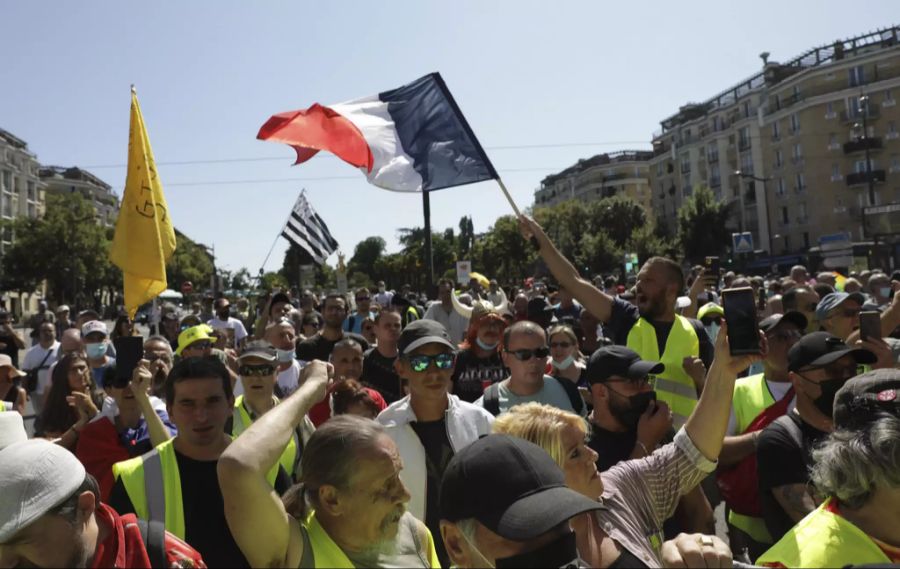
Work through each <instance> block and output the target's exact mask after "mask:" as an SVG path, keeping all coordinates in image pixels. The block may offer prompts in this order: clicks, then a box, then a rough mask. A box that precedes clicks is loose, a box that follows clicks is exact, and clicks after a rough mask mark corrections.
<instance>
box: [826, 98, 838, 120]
mask: <svg viewBox="0 0 900 569" xmlns="http://www.w3.org/2000/svg"><path fill="white" fill-rule="evenodd" d="M836 116H837V114H836V113H835V112H834V103H832V102H830V101H829V102H828V103H825V118H826V119H833V118H834V117H836Z"/></svg>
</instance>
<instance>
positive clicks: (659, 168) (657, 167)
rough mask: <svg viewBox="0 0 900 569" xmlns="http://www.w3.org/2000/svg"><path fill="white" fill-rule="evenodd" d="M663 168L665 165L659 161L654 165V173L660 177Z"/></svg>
mask: <svg viewBox="0 0 900 569" xmlns="http://www.w3.org/2000/svg"><path fill="white" fill-rule="evenodd" d="M664 168H665V166H664V165H663V163H662V162H660V163H658V164H657V165H656V175H657V176H658V177H662V175H663V169H664Z"/></svg>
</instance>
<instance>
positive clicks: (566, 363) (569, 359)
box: [553, 356, 575, 370]
mask: <svg viewBox="0 0 900 569" xmlns="http://www.w3.org/2000/svg"><path fill="white" fill-rule="evenodd" d="M574 363H575V357H574V356H566V357H565V359H563V360H556V359H554V360H553V366H554V367H555V368H556V369H558V370H567V369H569V368H570V367H572V364H574Z"/></svg>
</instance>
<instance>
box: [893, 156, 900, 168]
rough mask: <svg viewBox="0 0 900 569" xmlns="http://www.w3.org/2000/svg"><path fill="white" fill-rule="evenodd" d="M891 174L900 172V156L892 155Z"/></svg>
mask: <svg viewBox="0 0 900 569" xmlns="http://www.w3.org/2000/svg"><path fill="white" fill-rule="evenodd" d="M891 172H900V154H891Z"/></svg>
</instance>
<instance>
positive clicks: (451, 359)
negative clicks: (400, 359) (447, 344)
mask: <svg viewBox="0 0 900 569" xmlns="http://www.w3.org/2000/svg"><path fill="white" fill-rule="evenodd" d="M406 360H407V361H408V362H409V365H410V366H411V367H412V369H413V371H414V372H416V373H421V372H423V371H425V370H426V369H428V366H430V365H431V362H434V365H435V367H437V368H438V369H440V370H446V369H450V368H452V367H453V364H454V363H455V361H456V356H454V355H453V354H448V353H443V354H435V355H433V356H427V355H425V354H419V355H416V356H409V357H408V358H406Z"/></svg>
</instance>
